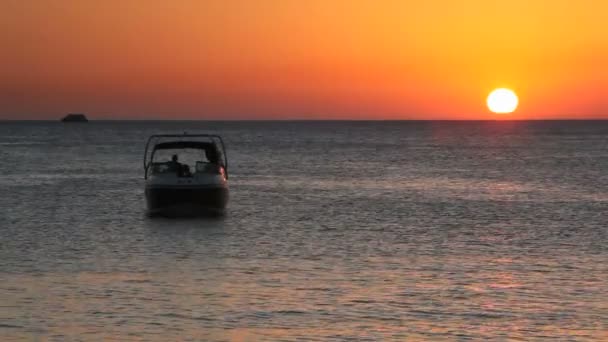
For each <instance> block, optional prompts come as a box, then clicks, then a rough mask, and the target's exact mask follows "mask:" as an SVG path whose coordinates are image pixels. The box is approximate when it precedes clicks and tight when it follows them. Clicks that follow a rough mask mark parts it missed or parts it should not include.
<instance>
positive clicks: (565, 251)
mask: <svg viewBox="0 0 608 342" xmlns="http://www.w3.org/2000/svg"><path fill="white" fill-rule="evenodd" d="M184 131H187V132H189V133H217V134H220V135H222V136H223V137H224V139H225V141H226V144H227V149H228V157H229V161H230V164H229V171H230V175H231V177H230V180H229V181H230V189H231V198H230V202H229V206H228V212H227V214H226V215H225V216H224V217H222V218H215V219H213V218H200V219H158V218H148V217H147V216H146V215H145V201H144V193H143V188H144V180H143V166H142V159H143V153H144V145H145V142H146V139H147V137H148V136H149V135H150V134H153V133H181V132H184ZM0 157H1V160H2V163H1V164H0V340H1V341H13V340H36V341H37V340H49V341H66V340H72V341H80V340H83V341H95V340H105V341H130V340H144V341H175V340H192V341H295V340H300V341H382V340H399V341H401V340H407V341H426V340H429V341H468V340H510V341H531V340H571V341H606V340H608V121H604V122H602V121H596V122H593V121H570V122H567V121H562V122H560V121H553V122H501V121H497V122H91V123H88V124H61V123H58V122H46V123H45V122H0Z"/></svg>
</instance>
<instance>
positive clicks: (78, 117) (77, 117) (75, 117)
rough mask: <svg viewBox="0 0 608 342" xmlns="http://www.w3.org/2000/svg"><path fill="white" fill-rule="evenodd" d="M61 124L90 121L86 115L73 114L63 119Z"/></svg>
mask: <svg viewBox="0 0 608 342" xmlns="http://www.w3.org/2000/svg"><path fill="white" fill-rule="evenodd" d="M61 122H89V119H87V117H86V115H84V114H80V113H71V114H68V115H66V116H65V117H63V119H61Z"/></svg>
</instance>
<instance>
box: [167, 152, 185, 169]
mask: <svg viewBox="0 0 608 342" xmlns="http://www.w3.org/2000/svg"><path fill="white" fill-rule="evenodd" d="M167 165H168V166H169V170H174V171H179V170H180V169H181V167H182V164H181V163H180V162H179V161H178V157H177V154H174V155H173V156H172V157H171V161H169V162H168V163H167Z"/></svg>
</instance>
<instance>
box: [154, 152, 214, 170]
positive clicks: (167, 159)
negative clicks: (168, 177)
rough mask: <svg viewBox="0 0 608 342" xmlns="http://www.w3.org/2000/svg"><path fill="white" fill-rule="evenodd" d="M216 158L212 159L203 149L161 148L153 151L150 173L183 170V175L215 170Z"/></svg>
mask: <svg viewBox="0 0 608 342" xmlns="http://www.w3.org/2000/svg"><path fill="white" fill-rule="evenodd" d="M218 166H220V165H219V164H218V160H217V159H216V160H213V156H212V154H210V153H206V151H205V150H200V149H193V148H186V149H162V150H157V151H156V152H155V153H154V160H153V161H152V170H151V171H152V174H159V173H175V172H178V173H179V172H180V171H181V172H183V175H184V176H188V175H191V174H192V173H204V172H209V171H211V170H217V167H218Z"/></svg>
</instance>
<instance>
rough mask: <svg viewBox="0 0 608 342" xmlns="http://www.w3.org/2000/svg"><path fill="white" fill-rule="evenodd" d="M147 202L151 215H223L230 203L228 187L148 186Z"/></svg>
mask: <svg viewBox="0 0 608 342" xmlns="http://www.w3.org/2000/svg"><path fill="white" fill-rule="evenodd" d="M146 202H147V206H148V215H150V216H168V217H175V216H208V215H222V214H223V213H224V210H225V208H226V204H227V203H228V187H225V186H195V187H192V186H148V187H146Z"/></svg>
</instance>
